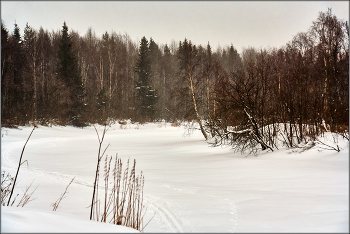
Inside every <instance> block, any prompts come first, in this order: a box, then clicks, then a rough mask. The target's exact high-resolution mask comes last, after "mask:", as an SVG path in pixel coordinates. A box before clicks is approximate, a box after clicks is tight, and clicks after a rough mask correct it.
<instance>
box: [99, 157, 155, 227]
mask: <svg viewBox="0 0 350 234" xmlns="http://www.w3.org/2000/svg"><path fill="white" fill-rule="evenodd" d="M113 164H114V165H113V170H112V173H111V166H112V157H111V158H109V157H108V156H107V157H106V158H105V165H104V184H105V188H104V198H105V200H104V207H103V210H102V213H101V214H100V213H99V212H98V211H97V212H95V214H94V217H98V216H96V215H97V214H100V217H101V222H107V220H108V221H109V223H113V224H116V225H123V226H127V227H131V228H134V229H136V230H139V231H142V230H143V229H144V228H145V225H144V223H143V220H144V215H145V213H146V211H147V209H146V210H145V206H144V204H143V188H144V183H145V180H144V175H143V173H142V172H141V174H140V175H139V176H136V169H135V168H136V160H134V162H133V165H132V167H131V168H129V166H130V160H128V161H127V164H126V168H125V170H124V172H123V170H122V161H121V159H120V158H118V155H116V157H115V159H114V162H113ZM110 176H112V178H109V177H110ZM112 183H113V186H112V187H110V184H112ZM97 220H98V219H97ZM148 223H149V222H148ZM148 223H147V224H148Z"/></svg>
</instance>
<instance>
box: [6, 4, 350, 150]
mask: <svg viewBox="0 0 350 234" xmlns="http://www.w3.org/2000/svg"><path fill="white" fill-rule="evenodd" d="M286 27H287V25H286ZM107 119H112V120H120V119H131V120H133V121H138V122H147V121H156V120H166V121H168V122H176V121H184V120H188V121H195V122H197V123H198V124H199V126H200V129H201V131H202V133H203V136H204V137H205V138H206V139H208V138H210V139H215V140H214V141H213V142H212V143H213V144H222V143H224V142H227V141H228V142H230V144H232V145H235V144H237V143H235V142H239V147H238V148H240V149H244V148H246V147H255V146H257V145H258V146H259V147H261V148H262V149H267V148H270V149H273V148H274V147H277V145H275V143H276V139H275V138H276V136H277V133H278V132H283V133H284V135H283V137H284V138H285V143H286V144H287V145H288V146H293V145H294V144H298V143H300V142H303V141H307V139H308V138H310V137H311V138H312V137H315V136H318V135H319V134H322V132H324V131H332V132H339V133H344V132H348V125H349V124H348V122H349V27H348V23H347V22H344V21H342V20H339V19H337V17H336V16H335V15H334V14H333V13H332V10H331V9H329V10H328V11H327V12H320V13H319V16H318V18H317V19H316V20H315V21H314V22H312V24H311V27H310V29H309V30H308V31H307V32H300V33H298V34H297V35H295V36H294V38H293V40H292V41H290V42H288V43H287V44H286V45H285V46H283V47H281V48H269V49H266V48H259V49H257V48H252V47H248V48H245V49H243V51H242V53H241V54H239V53H238V52H237V50H236V48H235V47H234V45H231V46H224V47H223V48H218V49H217V50H216V51H212V49H211V46H210V44H209V42H208V44H207V45H195V44H192V42H191V41H190V40H188V39H184V40H183V41H180V42H178V43H175V42H173V43H171V44H169V45H168V44H157V43H155V42H154V40H153V39H152V38H150V39H149V40H148V39H146V38H145V37H143V38H142V39H141V41H140V42H134V41H132V40H131V39H130V37H129V36H128V35H127V34H118V33H116V32H113V31H112V32H110V33H108V32H106V33H105V34H103V35H102V37H101V38H98V37H97V36H96V35H95V33H94V31H93V29H92V28H89V29H88V31H87V33H86V34H85V35H83V36H82V35H79V34H78V33H76V32H75V31H74V30H68V26H67V24H66V22H64V24H63V27H62V30H59V31H52V32H49V31H48V30H44V29H43V28H40V29H39V30H36V29H33V28H32V27H31V26H30V25H29V24H27V25H26V27H25V29H24V35H23V36H21V35H20V29H19V27H18V25H16V24H15V27H14V29H13V31H12V32H9V30H8V29H7V28H6V26H5V25H4V24H3V22H2V23H1V124H2V126H13V125H25V124H27V123H29V122H32V121H36V122H38V123H39V124H43V125H47V124H52V123H55V124H61V125H74V126H79V127H83V126H85V125H87V124H89V123H104V122H105V121H106V120H107Z"/></svg>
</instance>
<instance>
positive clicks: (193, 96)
mask: <svg viewBox="0 0 350 234" xmlns="http://www.w3.org/2000/svg"><path fill="white" fill-rule="evenodd" d="M188 67H189V68H190V66H188ZM188 78H189V80H190V88H191V93H192V99H193V107H194V111H195V112H196V119H197V122H198V124H199V127H200V129H201V132H202V134H203V136H204V138H205V139H206V140H207V139H208V135H207V133H206V132H205V131H204V128H203V125H202V121H201V118H200V116H199V114H198V110H197V103H196V98H195V95H194V88H193V79H192V72H191V70H189V72H188Z"/></svg>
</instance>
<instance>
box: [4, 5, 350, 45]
mask: <svg viewBox="0 0 350 234" xmlns="http://www.w3.org/2000/svg"><path fill="white" fill-rule="evenodd" d="M328 7H332V9H333V12H334V13H335V14H336V15H337V17H338V18H340V19H345V20H347V21H348V19H349V2H348V1H307V2H305V1H295V2H291V1H288V2H287V1H280V2H276V1H271V2H270V1H249V2H248V1H222V2H218V1H210V2H205V1H202V2H201V1H192V2H188V1H187V2H186V1H180V2H176V1H164V2H150V1H128V2H127V1H104V2H102V1H99V2H97V1H70V2H69V1H64V2H58V1H55V2H50V1H1V19H2V20H3V22H4V24H5V25H6V28H7V29H8V30H9V31H11V32H12V31H13V28H14V22H15V20H16V22H17V24H18V26H19V27H20V29H21V31H22V35H23V29H24V27H25V24H26V22H28V23H29V25H30V26H32V27H33V28H35V29H39V28H40V26H42V27H43V28H44V29H48V30H49V31H51V30H61V28H62V25H63V21H66V23H67V25H68V27H69V29H73V30H75V31H78V32H79V34H80V35H85V33H86V31H87V29H88V28H89V27H92V29H93V30H95V32H96V35H97V36H99V37H100V36H101V35H102V34H103V33H104V32H106V31H108V32H111V31H112V30H113V31H115V32H120V33H125V32H126V33H128V34H129V35H130V37H131V39H132V40H134V41H135V42H136V41H138V40H140V39H141V38H142V37H143V36H146V38H148V39H149V38H150V37H152V38H153V39H154V41H155V42H157V43H160V44H165V43H168V44H169V43H170V42H171V40H172V39H173V40H175V41H176V42H178V41H179V40H181V41H182V40H184V38H185V37H186V38H187V39H189V40H191V41H192V42H193V43H194V44H197V45H198V44H202V45H206V44H207V43H208V41H209V42H210V44H211V46H212V47H213V49H215V48H216V47H217V46H218V45H219V44H220V45H221V46H227V45H231V43H232V44H233V46H234V47H236V48H237V49H238V51H241V49H242V47H247V46H254V47H256V48H260V47H264V48H266V47H269V46H270V47H280V46H282V45H285V44H286V43H287V42H288V41H290V40H291V39H292V38H293V36H294V35H296V34H297V33H298V32H304V31H306V30H307V29H308V28H309V27H310V26H311V23H312V21H314V20H316V18H317V16H318V13H319V12H320V11H326V10H327V8H328Z"/></svg>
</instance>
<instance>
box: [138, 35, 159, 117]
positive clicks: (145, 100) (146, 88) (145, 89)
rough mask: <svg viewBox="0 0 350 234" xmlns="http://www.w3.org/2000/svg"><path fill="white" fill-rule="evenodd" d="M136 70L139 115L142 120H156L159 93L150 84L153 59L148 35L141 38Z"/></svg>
mask: <svg viewBox="0 0 350 234" xmlns="http://www.w3.org/2000/svg"><path fill="white" fill-rule="evenodd" d="M135 72H136V73H137V74H138V77H139V79H138V81H137V82H136V88H135V89H136V90H137V92H136V96H137V97H136V102H137V103H136V105H137V107H136V108H137V115H138V119H140V120H148V121H151V120H154V117H155V107H154V106H155V104H156V101H157V99H158V98H157V93H156V91H155V90H154V89H152V87H151V86H150V77H151V60H150V55H149V47H148V41H147V39H146V37H143V38H142V39H141V43H140V48H139V56H138V60H137V63H136V68H135Z"/></svg>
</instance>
